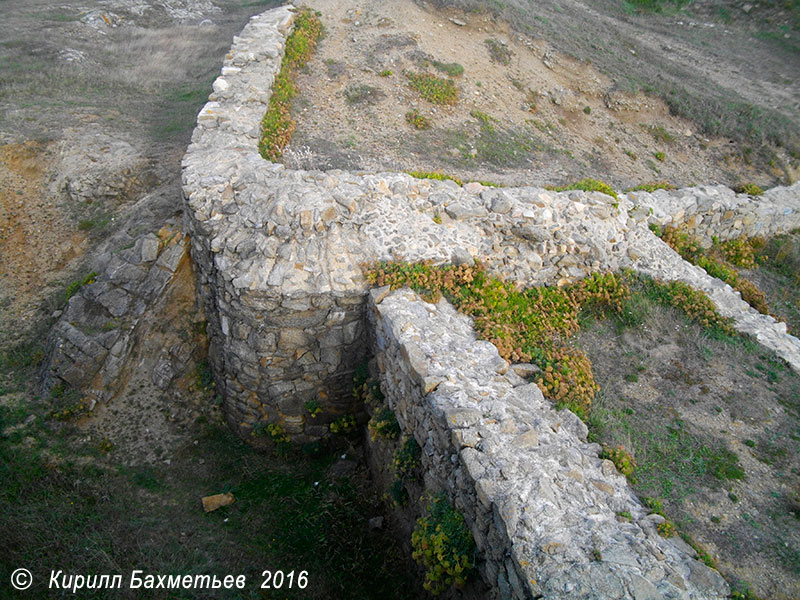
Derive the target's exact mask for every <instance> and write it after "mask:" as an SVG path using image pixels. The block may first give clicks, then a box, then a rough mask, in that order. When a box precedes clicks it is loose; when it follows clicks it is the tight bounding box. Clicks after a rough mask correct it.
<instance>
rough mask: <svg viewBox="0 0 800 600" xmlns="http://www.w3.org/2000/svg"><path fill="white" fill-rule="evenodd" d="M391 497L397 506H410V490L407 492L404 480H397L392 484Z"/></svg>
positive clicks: (390, 487) (390, 488)
mask: <svg viewBox="0 0 800 600" xmlns="http://www.w3.org/2000/svg"><path fill="white" fill-rule="evenodd" d="M389 497H390V498H391V499H392V502H393V503H394V504H396V505H397V506H405V505H406V504H408V490H406V486H405V484H404V483H403V482H402V480H400V479H395V480H394V481H393V482H392V485H390V486H389Z"/></svg>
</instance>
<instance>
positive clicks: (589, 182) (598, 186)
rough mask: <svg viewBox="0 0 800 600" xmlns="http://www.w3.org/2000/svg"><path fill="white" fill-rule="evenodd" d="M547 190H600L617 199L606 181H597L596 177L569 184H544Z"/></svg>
mask: <svg viewBox="0 0 800 600" xmlns="http://www.w3.org/2000/svg"><path fill="white" fill-rule="evenodd" d="M545 187H546V188H547V189H548V190H553V191H554V192H565V191H569V190H582V191H584V192H602V193H604V194H607V195H609V196H611V197H612V198H614V200H616V199H617V192H615V191H614V188H612V187H611V186H610V185H608V184H607V183H603V182H602V181H598V180H597V179H590V178H586V179H581V180H580V181H576V182H575V183H570V184H569V185H563V186H545Z"/></svg>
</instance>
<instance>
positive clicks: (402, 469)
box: [392, 437, 422, 480]
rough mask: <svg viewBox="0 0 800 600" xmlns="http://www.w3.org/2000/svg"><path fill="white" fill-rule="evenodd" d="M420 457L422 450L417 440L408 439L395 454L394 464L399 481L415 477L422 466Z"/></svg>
mask: <svg viewBox="0 0 800 600" xmlns="http://www.w3.org/2000/svg"><path fill="white" fill-rule="evenodd" d="M420 456H422V448H420V447H419V444H418V443H417V440H416V439H414V438H413V437H408V438H406V440H405V441H404V442H403V445H402V446H400V447H399V448H398V449H397V451H396V452H395V453H394V460H393V462H392V464H393V465H394V471H395V473H396V474H397V477H398V479H400V480H406V479H409V478H411V477H412V476H413V475H414V473H415V472H416V470H417V469H418V468H419V465H420Z"/></svg>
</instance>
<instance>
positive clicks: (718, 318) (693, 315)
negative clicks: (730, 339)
mask: <svg viewBox="0 0 800 600" xmlns="http://www.w3.org/2000/svg"><path fill="white" fill-rule="evenodd" d="M640 281H641V285H642V286H643V288H644V290H645V293H646V294H647V295H648V296H649V297H651V298H653V299H655V300H656V301H658V302H659V303H661V304H663V305H665V306H672V307H673V308H677V309H679V310H681V311H683V312H684V313H685V314H686V316H688V317H689V318H690V319H692V320H693V321H696V322H697V323H699V324H700V325H702V326H703V327H705V328H706V329H710V330H717V331H720V332H722V333H724V334H727V335H732V334H733V333H734V329H733V325H732V322H731V320H730V319H726V318H725V317H723V316H722V315H720V314H719V312H718V311H717V309H716V307H715V306H714V303H713V302H712V301H711V299H710V298H709V297H708V296H706V295H705V294H704V293H703V292H700V291H698V290H696V289H694V288H693V287H692V286H690V285H689V284H686V283H683V282H682V281H668V282H663V281H658V280H655V279H641V280H640Z"/></svg>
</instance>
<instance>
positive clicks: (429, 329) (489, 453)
mask: <svg viewBox="0 0 800 600" xmlns="http://www.w3.org/2000/svg"><path fill="white" fill-rule="evenodd" d="M368 313H369V318H370V322H371V326H370V329H371V331H374V336H373V342H372V344H373V351H374V353H375V356H376V357H377V360H378V364H379V367H380V377H381V388H382V390H383V392H384V394H385V395H386V400H387V403H388V405H389V407H390V408H391V409H392V410H393V411H394V412H395V414H396V416H397V420H398V422H399V423H400V425H401V428H402V430H403V431H404V432H405V433H406V434H408V435H413V436H414V438H416V440H417V442H418V443H419V445H420V446H421V447H422V449H423V451H422V468H423V471H424V477H425V487H426V489H428V490H433V491H439V490H445V491H446V492H447V493H448V495H449V497H450V499H451V501H452V502H453V503H454V505H455V506H456V507H457V508H458V509H459V510H460V511H461V512H462V514H463V515H464V516H465V519H466V522H467V524H468V526H469V528H470V530H471V531H472V535H473V537H474V539H475V542H476V545H477V547H478V550H479V552H480V556H481V561H480V565H479V566H480V574H481V576H482V578H483V579H484V580H485V581H486V583H487V584H488V585H489V586H490V587H491V588H492V596H491V597H493V598H504V599H505V598H514V599H528V598H540V597H545V598H561V597H570V598H585V599H590V598H591V599H597V600H600V599H606V598H687V599H688V598H698V599H699V598H703V599H706V600H711V599H714V598H725V597H727V595H728V593H729V589H728V585H727V584H726V583H725V581H724V580H723V579H722V577H721V576H720V575H719V573H717V572H716V571H713V570H712V569H709V568H708V567H707V566H705V565H704V564H703V563H701V562H699V561H698V560H695V559H693V558H692V557H691V556H690V555H689V554H687V546H686V545H685V544H683V543H681V541H680V540H679V539H678V538H672V539H665V538H662V537H661V536H659V535H658V533H657V530H656V526H657V524H658V522H659V521H661V520H663V517H660V516H658V515H653V514H648V511H647V510H646V509H645V508H644V507H643V506H642V505H641V504H640V503H639V501H638V500H637V499H636V497H635V496H634V494H633V492H632V491H631V489H630V487H629V486H628V483H627V481H626V479H625V477H624V476H622V475H620V474H619V473H618V472H617V471H616V469H615V467H614V465H613V463H611V461H608V460H601V459H600V458H599V457H598V454H599V450H600V448H599V446H598V445H597V444H590V443H587V441H586V435H587V429H586V426H585V425H584V424H583V423H582V422H581V421H580V420H579V419H578V418H577V417H576V416H575V415H574V414H573V413H571V412H570V411H568V410H561V411H558V412H557V411H555V410H554V409H553V408H552V406H551V404H550V403H549V402H548V401H546V400H545V399H544V397H543V396H542V393H541V391H540V390H539V388H538V387H537V386H536V385H534V384H530V383H528V382H526V381H525V380H523V379H522V378H521V377H518V376H517V375H515V374H514V371H513V369H511V368H510V366H509V364H508V363H507V362H506V361H505V360H503V359H502V358H501V357H500V355H499V354H498V352H497V349H496V348H495V347H494V346H493V345H492V344H490V343H488V342H485V341H479V340H477V338H476V336H475V333H474V330H473V328H472V323H471V320H470V319H469V318H468V317H466V316H464V315H462V314H460V313H458V312H457V311H456V310H455V309H454V308H453V307H452V306H451V305H449V304H448V303H447V302H446V301H445V300H442V301H440V302H439V303H438V304H436V305H433V304H429V303H426V302H423V301H422V300H421V299H420V298H419V296H417V295H416V294H415V293H414V292H411V291H410V290H399V291H396V292H393V293H390V292H389V290H388V288H381V289H375V290H373V291H372V292H371V293H370V303H369V311H368ZM620 513H630V515H631V516H632V518H631V519H630V520H628V519H624V518H619V517H618V515H619V514H620Z"/></svg>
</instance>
